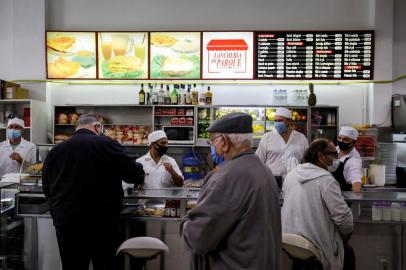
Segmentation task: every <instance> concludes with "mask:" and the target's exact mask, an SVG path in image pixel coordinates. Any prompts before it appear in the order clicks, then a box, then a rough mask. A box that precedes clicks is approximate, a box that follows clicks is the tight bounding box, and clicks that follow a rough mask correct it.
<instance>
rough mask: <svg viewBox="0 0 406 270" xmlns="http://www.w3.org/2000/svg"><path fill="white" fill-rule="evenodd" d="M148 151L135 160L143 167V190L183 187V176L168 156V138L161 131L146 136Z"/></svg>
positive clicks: (173, 160)
mask: <svg viewBox="0 0 406 270" xmlns="http://www.w3.org/2000/svg"><path fill="white" fill-rule="evenodd" d="M148 145H149V151H148V153H147V154H146V155H144V156H142V157H140V158H139V159H137V162H139V163H141V164H142V165H143V166H144V171H145V182H144V185H143V188H168V187H174V186H176V187H181V186H183V175H182V172H181V171H180V169H179V166H178V164H177V163H176V161H175V159H173V158H171V157H170V156H168V155H167V154H166V153H167V151H168V138H167V136H166V133H165V132H164V131H163V130H157V131H154V132H152V133H151V134H149V136H148Z"/></svg>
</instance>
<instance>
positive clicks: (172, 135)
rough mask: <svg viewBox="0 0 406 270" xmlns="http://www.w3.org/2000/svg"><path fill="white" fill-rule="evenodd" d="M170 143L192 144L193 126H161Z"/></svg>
mask: <svg viewBox="0 0 406 270" xmlns="http://www.w3.org/2000/svg"><path fill="white" fill-rule="evenodd" d="M162 129H163V131H165V133H166V136H167V138H168V143H170V144H193V142H194V140H193V126H190V127H185V126H181V127H177V126H163V127H162Z"/></svg>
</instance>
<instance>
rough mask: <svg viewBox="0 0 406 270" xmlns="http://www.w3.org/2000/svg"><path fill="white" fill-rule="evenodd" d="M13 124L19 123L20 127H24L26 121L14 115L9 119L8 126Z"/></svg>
mask: <svg viewBox="0 0 406 270" xmlns="http://www.w3.org/2000/svg"><path fill="white" fill-rule="evenodd" d="M11 125H19V126H20V127H22V128H24V121H23V120H21V119H20V118H17V117H14V118H12V119H10V120H8V123H7V127H9V126H11Z"/></svg>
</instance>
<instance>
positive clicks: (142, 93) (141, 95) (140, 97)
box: [138, 84, 145, 105]
mask: <svg viewBox="0 0 406 270" xmlns="http://www.w3.org/2000/svg"><path fill="white" fill-rule="evenodd" d="M138 104H140V105H145V91H144V84H141V90H140V91H139V92H138Z"/></svg>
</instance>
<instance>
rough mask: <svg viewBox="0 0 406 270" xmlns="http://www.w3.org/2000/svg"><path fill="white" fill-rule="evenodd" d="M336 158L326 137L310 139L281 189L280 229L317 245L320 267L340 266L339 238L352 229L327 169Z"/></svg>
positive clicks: (327, 269)
mask: <svg viewBox="0 0 406 270" xmlns="http://www.w3.org/2000/svg"><path fill="white" fill-rule="evenodd" d="M336 158H337V152H336V148H335V146H334V144H333V143H332V142H331V141H330V140H327V139H318V140H315V141H313V143H312V144H311V145H310V146H309V148H308V149H307V150H306V152H305V155H304V158H303V159H304V163H303V164H300V165H298V166H297V167H296V168H294V169H293V170H292V171H291V172H290V173H289V174H288V175H287V176H286V178H285V181H284V184H283V188H282V191H283V198H284V202H283V207H282V232H283V233H293V234H297V235H301V236H303V237H305V238H307V239H308V240H310V241H311V242H312V243H313V244H314V245H315V246H316V247H317V248H319V250H320V254H321V263H322V265H323V269H324V270H330V269H332V270H341V269H343V264H344V242H343V239H346V238H347V236H348V235H349V234H350V233H351V232H352V230H353V217H352V213H351V210H350V208H349V207H348V206H347V204H346V202H345V201H344V198H343V196H342V194H341V190H340V186H339V184H338V182H337V181H336V180H335V179H334V177H333V176H332V175H331V173H330V172H329V170H328V169H330V168H331V166H332V164H333V162H334V160H335V159H336Z"/></svg>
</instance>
